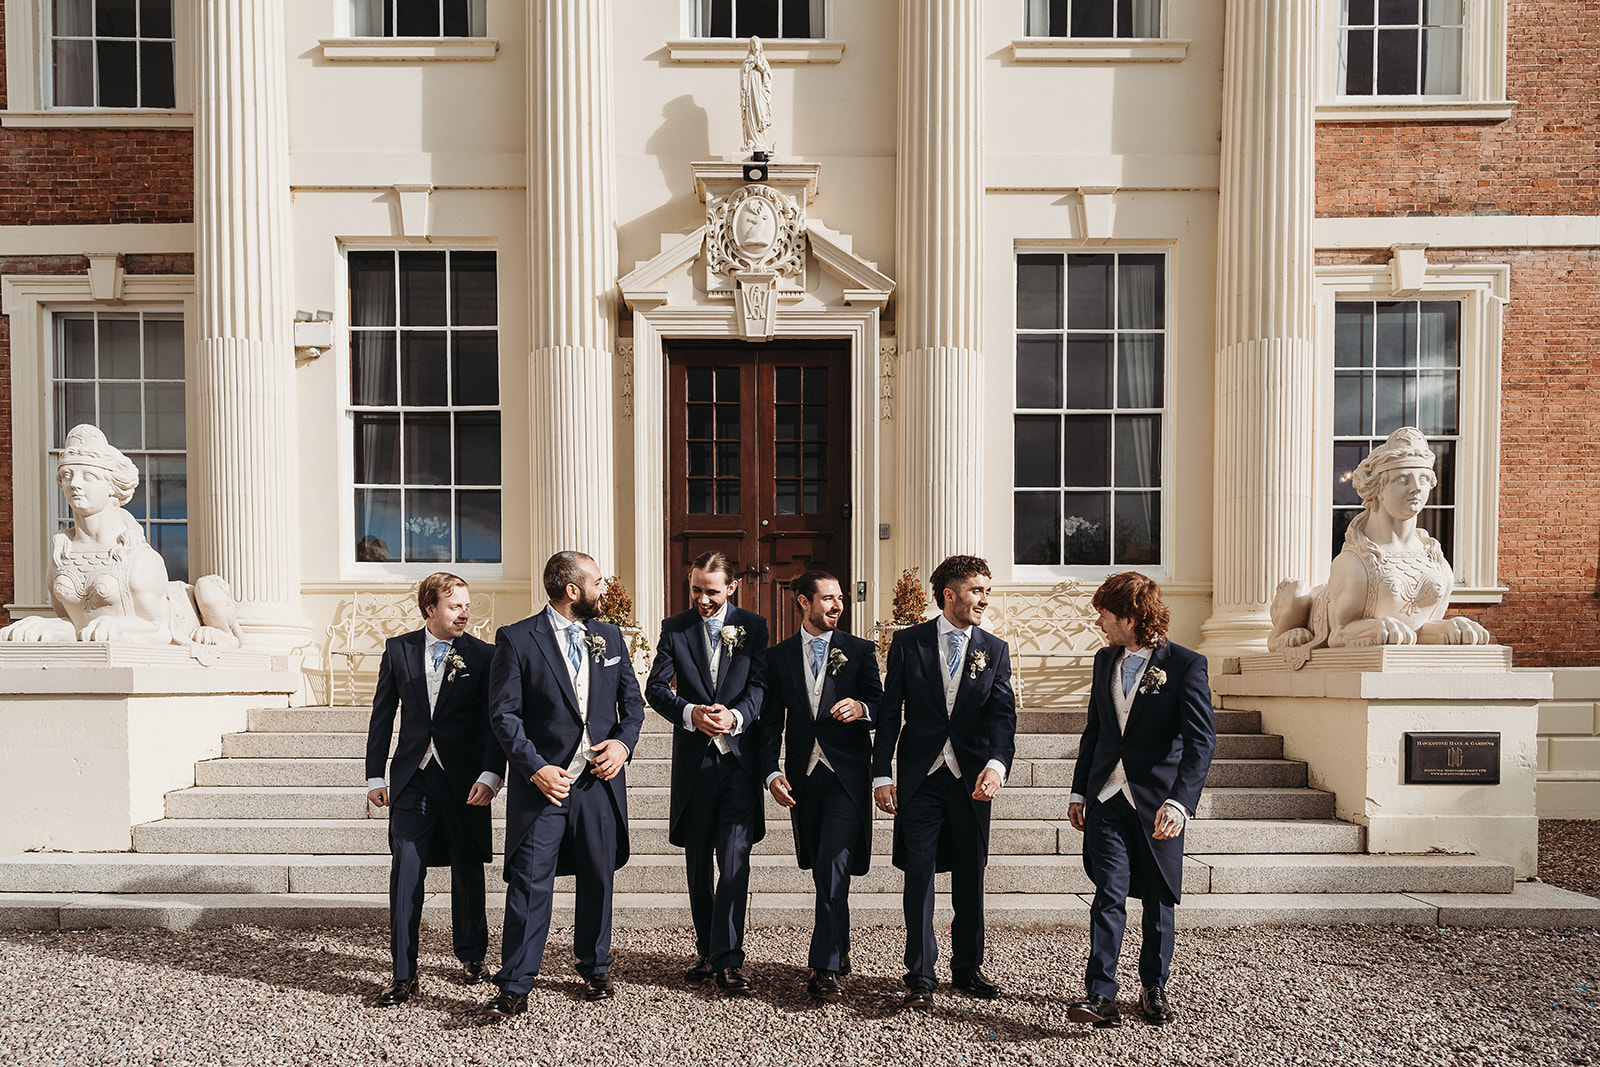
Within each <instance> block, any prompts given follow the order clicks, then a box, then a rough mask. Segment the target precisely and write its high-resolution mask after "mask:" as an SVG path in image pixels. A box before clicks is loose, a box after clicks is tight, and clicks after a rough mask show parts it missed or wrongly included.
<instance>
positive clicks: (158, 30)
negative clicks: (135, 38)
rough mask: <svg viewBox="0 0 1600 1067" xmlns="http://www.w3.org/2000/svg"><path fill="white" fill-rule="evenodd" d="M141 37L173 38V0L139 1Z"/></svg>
mask: <svg viewBox="0 0 1600 1067" xmlns="http://www.w3.org/2000/svg"><path fill="white" fill-rule="evenodd" d="M139 36H140V37H144V38H146V39H148V38H151V37H171V36H172V0H139Z"/></svg>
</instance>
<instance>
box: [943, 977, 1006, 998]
mask: <svg viewBox="0 0 1600 1067" xmlns="http://www.w3.org/2000/svg"><path fill="white" fill-rule="evenodd" d="M950 984H951V985H953V986H955V987H956V988H957V989H959V990H962V991H963V992H966V993H971V994H972V995H973V996H975V997H982V998H983V999H984V1000H993V999H994V998H995V997H998V996H999V995H1000V987H999V986H997V985H995V984H994V983H993V982H991V981H989V979H987V978H985V977H984V975H983V972H982V971H973V972H972V973H971V974H962V975H953V976H952V977H951V982H950Z"/></svg>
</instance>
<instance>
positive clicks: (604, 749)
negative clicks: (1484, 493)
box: [589, 737, 628, 782]
mask: <svg viewBox="0 0 1600 1067" xmlns="http://www.w3.org/2000/svg"><path fill="white" fill-rule="evenodd" d="M627 762H628V746H627V745H624V744H623V743H622V742H621V741H618V740H617V739H616V738H614V737H612V738H607V739H606V740H604V741H602V742H600V743H599V744H598V745H596V746H594V748H593V749H592V750H591V751H590V754H589V770H591V771H593V772H594V776H595V777H596V778H598V779H600V780H601V781H602V782H608V781H610V780H611V779H613V778H615V777H616V776H617V773H618V772H619V771H621V770H622V765H623V764H624V763H627Z"/></svg>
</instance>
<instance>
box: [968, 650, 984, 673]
mask: <svg viewBox="0 0 1600 1067" xmlns="http://www.w3.org/2000/svg"><path fill="white" fill-rule="evenodd" d="M988 669H989V653H987V652H974V653H973V654H972V655H971V656H970V657H969V658H968V659H967V677H968V678H976V677H977V676H978V675H980V674H982V673H983V672H984V671H986V670H988Z"/></svg>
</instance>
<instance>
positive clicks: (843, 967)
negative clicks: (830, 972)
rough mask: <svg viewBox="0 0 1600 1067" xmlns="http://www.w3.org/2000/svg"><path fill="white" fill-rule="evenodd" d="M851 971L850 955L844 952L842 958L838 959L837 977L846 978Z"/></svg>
mask: <svg viewBox="0 0 1600 1067" xmlns="http://www.w3.org/2000/svg"><path fill="white" fill-rule="evenodd" d="M851 970H852V968H851V966H850V953H848V952H846V953H845V954H844V955H843V956H840V957H839V977H840V978H848V977H849V976H850V971H851Z"/></svg>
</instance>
